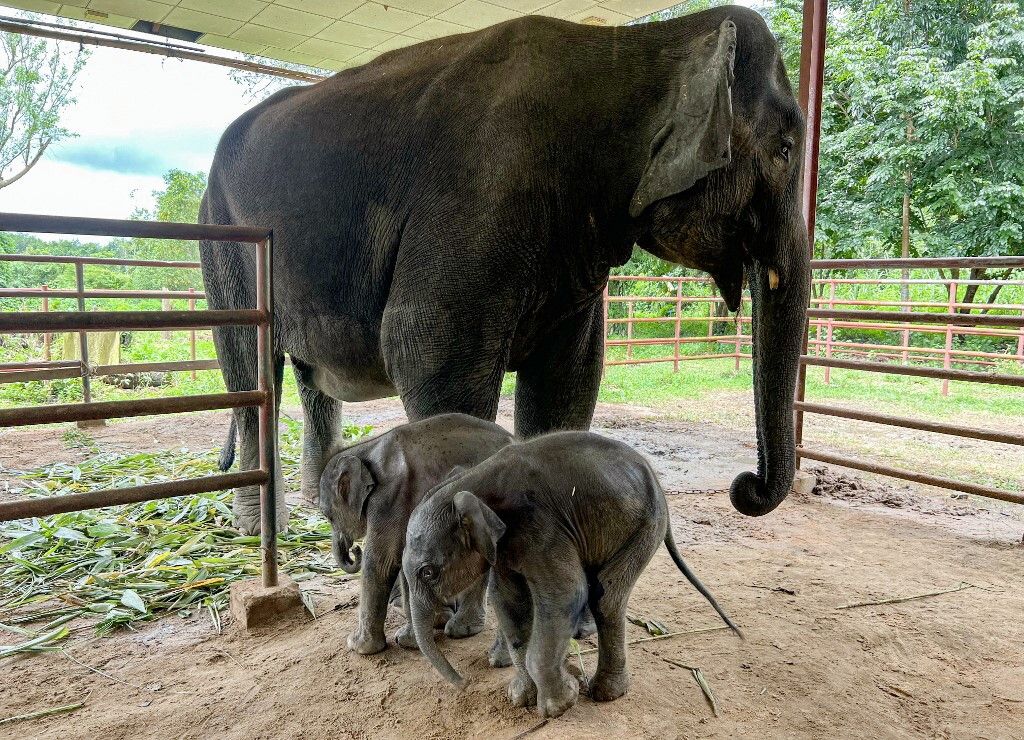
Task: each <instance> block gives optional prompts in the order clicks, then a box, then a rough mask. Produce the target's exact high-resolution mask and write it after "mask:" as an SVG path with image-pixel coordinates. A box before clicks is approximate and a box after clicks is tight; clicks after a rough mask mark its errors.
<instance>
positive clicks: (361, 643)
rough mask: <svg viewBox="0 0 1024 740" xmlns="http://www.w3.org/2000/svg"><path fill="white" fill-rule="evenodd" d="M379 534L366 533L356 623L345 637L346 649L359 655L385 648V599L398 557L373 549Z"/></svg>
mask: <svg viewBox="0 0 1024 740" xmlns="http://www.w3.org/2000/svg"><path fill="white" fill-rule="evenodd" d="M379 536H380V535H379V533H376V532H373V531H372V529H371V531H369V532H367V536H366V550H365V551H364V552H363V572H362V576H361V577H360V592H359V622H358V624H357V626H356V629H355V631H354V632H352V634H351V635H349V638H348V648H349V650H351V651H353V652H356V653H359V654H360V655H372V654H373V653H379V652H380V651H381V650H383V649H384V648H386V647H387V645H388V641H387V637H385V636H384V620H385V619H387V615H388V597H389V596H390V595H391V588H392V587H393V586H394V585H395V580H396V579H397V578H398V574H399V571H400V570H401V567H402V565H401V563H402V560H401V557H400V556H396V554H395V553H394V552H392V551H390V549H387V548H385V549H383V551H382V549H381V548H379V547H374V543H375V542H377V541H378V539H379Z"/></svg>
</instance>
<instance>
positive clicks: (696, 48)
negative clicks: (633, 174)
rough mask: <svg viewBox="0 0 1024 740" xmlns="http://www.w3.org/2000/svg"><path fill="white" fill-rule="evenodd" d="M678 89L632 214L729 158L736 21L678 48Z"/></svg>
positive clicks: (670, 96) (675, 192)
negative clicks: (679, 56)
mask: <svg viewBox="0 0 1024 740" xmlns="http://www.w3.org/2000/svg"><path fill="white" fill-rule="evenodd" d="M681 54H683V55H685V56H683V58H682V60H681V61H680V63H679V67H678V69H679V78H678V79H677V80H676V81H675V85H676V89H674V90H672V91H671V92H669V93H668V95H667V96H666V99H665V108H664V110H665V114H664V118H665V120H664V123H663V125H662V127H661V128H660V129H659V130H658V133H657V134H655V136H654V140H653V141H652V142H651V149H650V158H649V159H648V162H647V168H646V169H645V170H644V174H643V176H642V177H641V178H640V184H639V185H637V188H636V192H635V193H634V194H633V200H632V201H631V202H630V205H629V215H630V216H632V217H633V218H636V217H637V216H639V215H640V214H641V213H643V212H644V210H645V209H646V208H647V207H648V206H649V205H651V203H654V202H655V201H659V200H662V199H664V198H668V197H670V196H673V195H678V194H679V193H683V192H685V191H687V190H689V189H690V188H691V187H693V185H694V184H695V183H696V182H697V181H698V180H700V179H702V178H704V177H706V176H707V174H708V173H709V172H712V171H713V170H716V169H718V168H719V167H724V166H725V165H727V164H729V162H730V160H731V159H732V152H731V150H730V141H731V137H732V83H733V72H732V68H733V61H734V60H735V58H736V24H735V23H733V22H732V21H731V20H729V19H726V20H724V21H722V25H720V26H719V27H718V30H717V31H712V32H710V33H708V34H705V35H703V36H699V37H697V38H696V39H695V40H694V41H692V42H690V43H689V44H688V45H687V46H686V48H685V49H683V50H681Z"/></svg>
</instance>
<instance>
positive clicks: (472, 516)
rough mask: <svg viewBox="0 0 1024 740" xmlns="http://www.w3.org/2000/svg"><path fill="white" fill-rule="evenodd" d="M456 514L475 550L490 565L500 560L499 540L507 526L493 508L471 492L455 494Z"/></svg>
mask: <svg viewBox="0 0 1024 740" xmlns="http://www.w3.org/2000/svg"><path fill="white" fill-rule="evenodd" d="M455 513H456V514H457V515H458V517H459V521H460V522H461V524H462V528H463V530H464V531H465V532H466V534H468V535H469V541H470V543H472V546H473V549H474V550H476V551H477V552H479V553H480V554H481V555H483V556H484V558H485V559H486V560H487V562H488V563H490V564H491V565H494V561H495V560H497V559H498V540H500V539H501V536H502V535H503V534H505V524H504V522H502V521H501V519H499V518H498V515H497V514H495V513H494V512H493V511H492V510H491V508H490V507H489V506H488V505H487V504H485V503H484V502H483V501H481V500H480V499H478V498H477V497H476V496H474V495H473V494H472V493H470V492H469V491H459V492H458V493H456V494H455Z"/></svg>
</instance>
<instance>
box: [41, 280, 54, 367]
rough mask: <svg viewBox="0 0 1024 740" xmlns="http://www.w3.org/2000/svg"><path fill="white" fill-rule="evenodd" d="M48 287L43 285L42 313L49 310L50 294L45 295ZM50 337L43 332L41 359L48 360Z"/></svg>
mask: <svg viewBox="0 0 1024 740" xmlns="http://www.w3.org/2000/svg"><path fill="white" fill-rule="evenodd" d="M49 289H50V286H49V285H44V286H43V313H48V312H49V310H50V296H48V295H46V291H48V290H49ZM52 339H53V335H52V334H43V359H44V360H46V361H47V362H49V361H50V342H51V340H52Z"/></svg>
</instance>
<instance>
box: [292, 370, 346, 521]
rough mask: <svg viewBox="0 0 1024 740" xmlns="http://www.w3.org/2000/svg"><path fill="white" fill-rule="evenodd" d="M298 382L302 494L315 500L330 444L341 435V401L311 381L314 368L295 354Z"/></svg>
mask: <svg viewBox="0 0 1024 740" xmlns="http://www.w3.org/2000/svg"><path fill="white" fill-rule="evenodd" d="M292 367H293V368H294V370H295V382H296V384H297V385H298V388H299V399H300V400H301V401H302V416H303V424H302V484H301V487H300V489H299V490H300V492H301V494H302V498H303V499H305V500H306V501H307V502H309V503H311V504H312V503H316V501H317V498H318V496H319V495H320V475H321V474H322V473H323V472H324V465H325V464H326V463H327V459H326V458H327V454H328V453H329V452H330V449H331V446H332V445H333V444H334V443H335V441H336V440H337V439H339V438H340V436H341V429H342V414H341V410H342V402H341V401H339V400H337V399H335V398H331V397H330V396H328V395H326V394H325V393H323V392H321V391H320V390H319V389H318V388H316V386H314V385H313V383H312V368H311V367H309V366H308V365H306V364H305V363H304V362H302V361H301V360H297V359H296V358H295V357H292Z"/></svg>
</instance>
